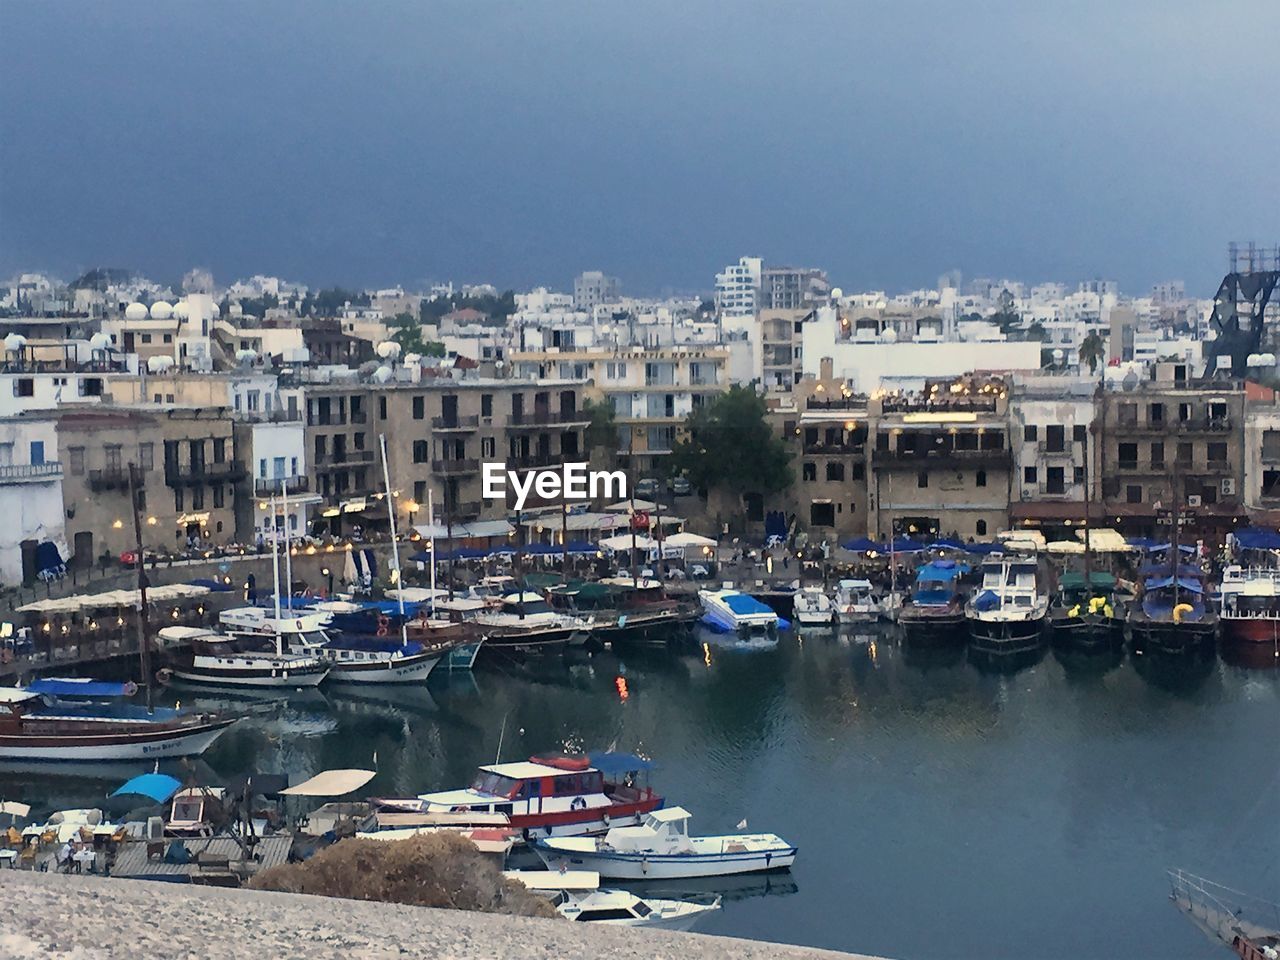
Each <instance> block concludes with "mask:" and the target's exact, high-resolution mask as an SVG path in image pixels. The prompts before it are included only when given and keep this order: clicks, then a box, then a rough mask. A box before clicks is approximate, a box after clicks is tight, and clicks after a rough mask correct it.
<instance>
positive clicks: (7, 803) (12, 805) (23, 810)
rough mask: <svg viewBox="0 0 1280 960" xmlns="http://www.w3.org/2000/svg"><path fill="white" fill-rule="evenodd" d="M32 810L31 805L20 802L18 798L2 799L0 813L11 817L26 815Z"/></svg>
mask: <svg viewBox="0 0 1280 960" xmlns="http://www.w3.org/2000/svg"><path fill="white" fill-rule="evenodd" d="M30 812H31V805H30V804H27V803H19V802H18V801H17V800H0V814H8V815H9V816H11V817H25V816H26V815H27V814H29V813H30Z"/></svg>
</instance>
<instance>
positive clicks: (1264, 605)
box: [1218, 564, 1280, 647]
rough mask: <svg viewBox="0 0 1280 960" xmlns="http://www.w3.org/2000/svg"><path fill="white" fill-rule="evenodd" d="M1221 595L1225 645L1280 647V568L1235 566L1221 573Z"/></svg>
mask: <svg viewBox="0 0 1280 960" xmlns="http://www.w3.org/2000/svg"><path fill="white" fill-rule="evenodd" d="M1221 593H1222V601H1221V605H1220V607H1219V613H1218V616H1219V618H1220V619H1221V622H1222V639H1223V640H1224V641H1225V642H1230V643H1245V644H1247V643H1268V644H1271V645H1272V646H1273V647H1275V646H1277V645H1280V569H1277V568H1275V567H1244V566H1241V565H1239V564H1232V565H1230V566H1228V567H1225V568H1224V569H1223V571H1222V587H1221Z"/></svg>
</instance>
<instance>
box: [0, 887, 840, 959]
mask: <svg viewBox="0 0 1280 960" xmlns="http://www.w3.org/2000/svg"><path fill="white" fill-rule="evenodd" d="M0 896H3V899H4V902H5V903H7V904H8V905H9V906H8V908H7V909H6V911H5V913H6V916H5V919H4V921H3V922H2V923H0V957H3V958H4V960H108V958H110V960H115V958H118V957H127V958H131V960H171V958H172V960H197V958H205V957H209V958H218V960H278V958H295V957H296V958H306V960H329V958H344V960H348V958H349V960H391V958H396V960H413V958H417V957H431V958H440V960H451V958H459V960H461V958H484V960H505V958H511V960H539V958H574V957H583V958H588V957H589V958H592V960H598V958H600V957H609V958H610V960H667V958H670V960H691V958H692V960H696V958H706V960H721V958H723V960H763V958H766V957H770V958H773V957H777V958H782V960H850V958H851V957H852V955H851V954H845V953H833V952H830V951H826V950H812V949H808V948H802V947H789V946H780V945H777V944H772V943H762V942H759V941H753V940H736V939H731V938H728V937H708V936H699V935H696V934H680V933H668V932H664V931H659V930H653V931H641V930H631V929H627V928H624V927H598V926H597V927H591V928H587V925H586V924H575V923H570V922H568V921H560V920H539V919H531V918H526V917H505V916H496V915H492V914H479V913H465V912H462V911H457V910H432V909H428V908H426V907H409V906H401V905H399V904H390V903H368V902H364V901H358V900H335V899H330V898H325V897H312V896H301V895H295V894H287V893H265V892H258V891H250V890H223V889H218V888H212V887H195V886H189V885H178V884H169V883H157V882H148V881H141V880H107V879H103V878H100V877H76V876H63V875H57V874H38V873H27V872H21V871H16V870H7V869H5V870H0Z"/></svg>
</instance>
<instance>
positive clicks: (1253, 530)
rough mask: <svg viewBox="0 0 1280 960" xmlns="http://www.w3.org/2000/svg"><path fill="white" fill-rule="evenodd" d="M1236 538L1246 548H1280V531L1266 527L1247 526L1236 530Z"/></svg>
mask: <svg viewBox="0 0 1280 960" xmlns="http://www.w3.org/2000/svg"><path fill="white" fill-rule="evenodd" d="M1235 538H1236V543H1238V544H1239V545H1240V546H1241V547H1242V548H1243V549H1245V550H1280V533H1276V532H1275V531H1274V530H1268V529H1266V528H1265V527H1245V528H1244V529H1243V530H1237V531H1236V532H1235Z"/></svg>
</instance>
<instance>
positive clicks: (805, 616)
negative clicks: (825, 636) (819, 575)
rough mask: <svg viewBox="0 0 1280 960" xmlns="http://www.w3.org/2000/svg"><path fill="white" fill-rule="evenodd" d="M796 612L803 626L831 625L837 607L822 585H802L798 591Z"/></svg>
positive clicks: (797, 619)
mask: <svg viewBox="0 0 1280 960" xmlns="http://www.w3.org/2000/svg"><path fill="white" fill-rule="evenodd" d="M794 612H795V618H796V622H797V623H799V624H800V625H801V626H802V627H813V626H823V627H829V626H831V621H832V620H834V619H835V613H836V608H835V604H833V603H832V602H831V598H830V597H828V596H827V595H826V593H824V592H823V590H822V589H821V588H820V587H801V588H800V589H799V590H797V591H796V598H795V606H794Z"/></svg>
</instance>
